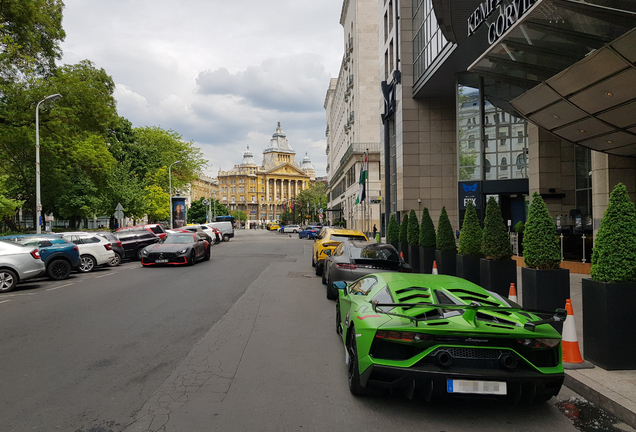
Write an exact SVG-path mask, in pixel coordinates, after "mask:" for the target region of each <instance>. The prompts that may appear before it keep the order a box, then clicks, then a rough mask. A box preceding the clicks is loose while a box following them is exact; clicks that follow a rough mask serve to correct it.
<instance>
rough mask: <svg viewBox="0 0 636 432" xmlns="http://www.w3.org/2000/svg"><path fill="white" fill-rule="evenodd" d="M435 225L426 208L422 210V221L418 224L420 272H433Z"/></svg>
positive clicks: (435, 239) (435, 240) (435, 241)
mask: <svg viewBox="0 0 636 432" xmlns="http://www.w3.org/2000/svg"><path fill="white" fill-rule="evenodd" d="M436 237H437V236H436V235H435V225H434V224H433V219H431V214H430V213H429V212H428V208H427V207H424V211H422V222H421V224H420V272H422V273H426V274H431V273H432V272H433V261H435V244H436V243H437V238H436Z"/></svg>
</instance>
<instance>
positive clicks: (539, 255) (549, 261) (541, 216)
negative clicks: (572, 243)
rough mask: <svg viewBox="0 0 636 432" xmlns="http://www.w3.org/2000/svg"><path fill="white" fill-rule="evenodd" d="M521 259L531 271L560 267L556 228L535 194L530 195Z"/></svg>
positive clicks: (539, 197) (542, 202)
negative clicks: (530, 202) (530, 200)
mask: <svg viewBox="0 0 636 432" xmlns="http://www.w3.org/2000/svg"><path fill="white" fill-rule="evenodd" d="M523 259H524V261H525V263H526V265H527V266H528V267H530V268H533V269H540V270H546V269H557V268H559V267H560V266H561V247H560V245H559V238H558V236H557V232H556V226H555V225H554V221H553V220H552V218H551V217H550V212H548V209H547V207H546V206H545V202H544V201H543V198H541V195H539V194H538V193H537V192H535V193H533V194H532V204H530V208H529V209H528V221H527V222H526V225H525V230H524V232H523Z"/></svg>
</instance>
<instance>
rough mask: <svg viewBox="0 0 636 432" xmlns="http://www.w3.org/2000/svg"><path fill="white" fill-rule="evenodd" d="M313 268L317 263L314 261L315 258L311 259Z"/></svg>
mask: <svg viewBox="0 0 636 432" xmlns="http://www.w3.org/2000/svg"><path fill="white" fill-rule="evenodd" d="M311 266H312V267H316V261H314V257H313V256H312V257H311Z"/></svg>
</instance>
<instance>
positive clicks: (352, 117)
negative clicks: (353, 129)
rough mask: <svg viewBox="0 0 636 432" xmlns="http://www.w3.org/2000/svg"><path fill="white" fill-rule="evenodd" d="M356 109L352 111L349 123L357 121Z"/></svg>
mask: <svg viewBox="0 0 636 432" xmlns="http://www.w3.org/2000/svg"><path fill="white" fill-rule="evenodd" d="M353 113H354V111H351V114H349V123H352V124H353V122H355V116H354V115H353Z"/></svg>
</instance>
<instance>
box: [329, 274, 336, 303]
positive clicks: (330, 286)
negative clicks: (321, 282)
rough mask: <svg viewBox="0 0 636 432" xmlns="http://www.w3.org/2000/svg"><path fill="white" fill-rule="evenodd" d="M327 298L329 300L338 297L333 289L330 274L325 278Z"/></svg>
mask: <svg viewBox="0 0 636 432" xmlns="http://www.w3.org/2000/svg"><path fill="white" fill-rule="evenodd" d="M327 298H328V299H329V300H335V299H337V298H338V292H337V291H336V290H334V289H333V283H331V276H329V277H328V278H327Z"/></svg>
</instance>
